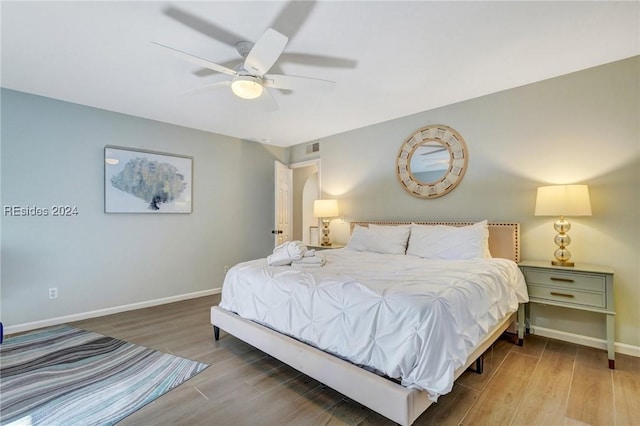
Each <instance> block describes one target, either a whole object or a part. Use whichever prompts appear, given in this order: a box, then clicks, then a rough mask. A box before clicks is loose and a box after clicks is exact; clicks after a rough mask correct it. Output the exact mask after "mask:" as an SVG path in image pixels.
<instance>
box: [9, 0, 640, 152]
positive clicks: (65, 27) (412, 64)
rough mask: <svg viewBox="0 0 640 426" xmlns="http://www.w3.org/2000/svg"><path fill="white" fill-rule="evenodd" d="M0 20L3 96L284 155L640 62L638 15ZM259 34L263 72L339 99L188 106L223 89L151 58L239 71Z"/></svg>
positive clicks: (42, 10) (468, 10) (501, 8)
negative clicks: (189, 57)
mask: <svg viewBox="0 0 640 426" xmlns="http://www.w3.org/2000/svg"><path fill="white" fill-rule="evenodd" d="M0 11H1V15H2V57H1V59H2V68H1V71H2V74H1V81H2V86H3V87H6V88H9V89H14V90H19V91H24V92H28V93H34V94H37V95H42V96H47V97H51V98H56V99H61V100H65V101H70V102H75V103H78V104H83V105H89V106H93V107H97V108H102V109H106V110H111V111H117V112H121V113H125V114H130V115H134V116H139V117H145V118H150V119H153V120H158V121H163V122H167V123H173V124H178V125H182V126H186V127H191V128H195V129H201V130H206V131H210V132H214V133H219V134H224V135H229V136H234V137H238V138H243V139H248V140H255V141H260V142H267V143H270V144H273V145H278V146H289V145H293V144H297V143H302V142H308V141H312V140H317V139H320V138H322V137H326V136H329V135H333V134H337V133H341V132H344V131H347V130H351V129H355V128H360V127H363V126H367V125H371V124H374V123H379V122H382V121H386V120H390V119H394V118H397V117H402V116H406V115H409V114H413V113H416V112H419V111H425V110H429V109H432V108H436V107H439V106H442V105H447V104H451V103H454V102H458V101H462V100H465V99H470V98H474V97H477V96H481V95H485V94H488V93H494V92H497V91H500V90H505V89H509V88H513V87H517V86H521V85H524V84H528V83H532V82H535V81H540V80H544V79H547V78H550V77H554V76H558V75H562V74H567V73H570V72H573V71H578V70H581V69H585V68H589V67H592V66H596V65H600V64H604V63H608V62H612V61H616V60H619V59H623V58H627V57H631V56H635V55H638V54H640V2H638V1H627V2H611V1H600V2H598V1H596V2H555V1H543V2H482V1H472V2H429V1H422V2H421V1H411V2H400V1H376V2H372V1H367V2H365V1H348V2H347V1H317V2H280V1H278V2H271V1H258V2H245V1H231V2H221V1H200V2H181V1H174V2H150V1H141V2H131V1H129V2H51V1H49V2H25V1H20V2H8V1H2V4H1V10H0ZM268 27H273V28H274V29H276V30H278V31H280V32H281V33H284V34H285V35H287V36H288V37H289V43H288V45H287V46H286V48H285V51H284V54H283V56H282V57H281V58H280V61H279V62H277V63H276V66H275V67H276V69H275V70H273V69H272V71H275V72H281V73H284V74H291V75H302V76H309V77H316V78H321V79H327V80H333V81H335V82H336V85H335V87H334V89H333V90H331V91H330V92H315V91H313V90H305V91H303V90H299V91H294V92H290V93H288V94H285V93H283V92H279V91H275V90H274V91H273V93H274V97H275V98H276V101H277V103H278V104H279V109H278V110H277V111H274V112H268V111H265V110H264V109H263V107H262V105H261V103H260V102H256V101H247V100H241V99H239V98H236V97H234V96H233V95H232V94H231V92H230V90H229V89H218V90H212V91H206V92H201V93H198V94H189V95H185V94H184V92H185V91H188V90H190V89H193V88H197V87H200V86H204V85H206V84H210V83H212V82H215V81H220V80H223V79H227V78H228V76H226V75H223V74H219V73H213V72H204V70H203V69H202V68H200V67H199V66H197V65H194V64H192V63H189V62H186V61H184V60H183V59H181V58H178V57H176V56H174V55H172V54H169V52H168V51H167V50H165V49H163V48H161V47H159V46H157V45H154V44H152V41H155V42H159V43H162V44H166V45H169V46H173V47H175V48H178V49H181V50H184V51H188V52H190V53H193V54H195V55H198V56H201V57H203V58H206V59H209V60H211V61H212V62H217V63H222V64H227V65H228V66H230V67H233V65H234V64H235V62H239V59H240V58H239V56H238V54H237V52H236V51H235V48H234V47H233V46H232V45H231V43H232V42H233V41H239V39H245V40H249V41H256V40H257V39H258V38H259V37H260V35H261V34H262V33H263V32H264V31H265V30H266V29H267V28H268ZM236 35H237V36H236ZM236 39H238V40H236ZM296 54H298V55H296ZM300 54H306V55H309V56H303V55H300ZM318 56H320V58H318Z"/></svg>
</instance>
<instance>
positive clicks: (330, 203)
mask: <svg viewBox="0 0 640 426" xmlns="http://www.w3.org/2000/svg"><path fill="white" fill-rule="evenodd" d="M313 216H314V217H319V218H321V219H322V242H321V243H320V245H321V246H330V245H331V238H329V218H332V217H336V216H338V200H315V201H314V202H313Z"/></svg>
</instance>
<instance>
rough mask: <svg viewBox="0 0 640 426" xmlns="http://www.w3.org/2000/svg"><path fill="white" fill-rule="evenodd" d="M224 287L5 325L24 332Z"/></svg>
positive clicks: (9, 331) (7, 331)
mask: <svg viewBox="0 0 640 426" xmlns="http://www.w3.org/2000/svg"><path fill="white" fill-rule="evenodd" d="M221 292H222V288H214V289H211V290H203V291H196V292H194V293H187V294H179V295H177V296H171V297H163V298H161V299H153V300H146V301H144V302H137V303H131V304H129V305H121V306H114V307H112V308H105V309H98V310H96V311H89V312H81V313H79V314H73V315H65V316H63V317H56V318H49V319H45V320H40V321H33V322H26V323H23V324H16V325H9V326H5V327H4V333H5V334H14V333H22V332H23V331H29V330H35V329H37V328H43V327H50V326H52V325H59V324H66V323H69V322H74V321H81V320H85V319H89V318H96V317H103V316H105V315H111V314H117V313H120V312H126V311H133V310H135V309H142V308H149V307H151V306H158V305H165V304H167V303H173V302H180V301H181V300H188V299H195V298H197V297H203V296H211V295H213V294H219V293H221Z"/></svg>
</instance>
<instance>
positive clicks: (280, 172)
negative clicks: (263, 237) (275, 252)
mask: <svg viewBox="0 0 640 426" xmlns="http://www.w3.org/2000/svg"><path fill="white" fill-rule="evenodd" d="M275 177H276V181H275V187H276V191H275V227H274V229H273V231H271V232H272V233H273V234H274V236H275V238H274V240H275V241H274V244H275V246H278V245H280V244H282V243H284V242H285V241H290V240H291V232H292V223H291V212H292V210H293V202H292V199H291V181H292V172H291V169H290V168H289V167H287V166H285V165H284V164H282V163H281V162H279V161H276V162H275Z"/></svg>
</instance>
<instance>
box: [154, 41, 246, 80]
mask: <svg viewBox="0 0 640 426" xmlns="http://www.w3.org/2000/svg"><path fill="white" fill-rule="evenodd" d="M152 43H153V44H157V45H158V46H160V47H164V48H165V49H169V50H170V51H171V52H172V53H174V54H176V55H178V56H180V57H181V58H184V59H186V60H187V61H189V62H193V63H194V64H197V65H200V66H202V67H205V68H209V69H210V70H213V71H217V72H221V73H223V74H228V75H233V76H235V75H236V72H235V71H234V70H232V69H230V68H227V67H225V66H223V65H219V64H216V63H214V62H211V61H208V60H206V59H203V58H200V57H199V56H195V55H192V54H191V53H187V52H183V51H182V50H178V49H175V48H173V47H169V46H165V45H164V44H161V43H158V42H155V41H153V42H152Z"/></svg>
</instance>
